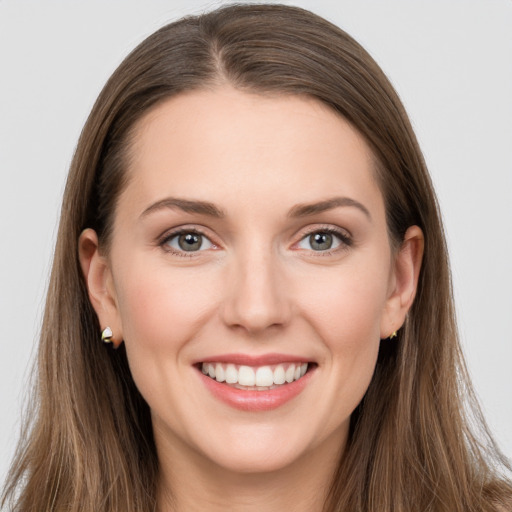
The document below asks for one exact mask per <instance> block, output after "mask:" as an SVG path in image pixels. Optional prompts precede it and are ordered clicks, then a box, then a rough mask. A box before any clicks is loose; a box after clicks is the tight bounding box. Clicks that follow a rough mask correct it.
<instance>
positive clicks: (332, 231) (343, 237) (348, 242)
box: [294, 226, 353, 257]
mask: <svg viewBox="0 0 512 512" xmlns="http://www.w3.org/2000/svg"><path fill="white" fill-rule="evenodd" d="M316 233H322V234H329V235H333V236H335V237H336V238H338V240H339V242H340V245H339V246H338V247H335V248H334V249H327V250H325V251H315V250H310V251H309V252H310V253H312V254H313V255H314V256H315V257H327V256H332V255H333V254H335V253H338V252H342V251H346V250H347V249H349V248H350V247H351V246H352V245H353V239H352V237H351V236H350V235H349V234H348V233H347V231H345V230H341V229H337V228H333V227H331V226H317V227H315V228H314V229H310V230H307V231H305V232H303V233H302V234H301V236H300V239H299V241H298V242H296V243H295V244H294V245H297V244H299V243H300V242H302V241H303V240H305V239H307V238H308V237H310V236H311V235H314V234H316Z"/></svg>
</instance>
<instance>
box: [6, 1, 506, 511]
mask: <svg viewBox="0 0 512 512" xmlns="http://www.w3.org/2000/svg"><path fill="white" fill-rule="evenodd" d="M62 211H63V213H62V218H61V224H60V228H59V235H58V241H57V248H56V254H55V261H54V267H53V271H52V278H51V283H50V288H49V295H48V299H47V307H46V311H45V317H44V325H43V334H42V338H41V348H40V360H39V361H40V362H39V364H40V380H39V383H40V384H39V389H38V393H39V395H38V396H39V404H40V405H39V410H38V412H37V416H36V418H35V419H34V423H33V427H32V430H31V432H30V434H29V436H28V437H27V439H26V440H25V442H24V444H23V448H22V450H20V452H19V454H18V456H17V459H16V461H15V465H14V466H13V471H12V473H11V479H10V483H9V487H8V488H7V494H6V499H7V498H9V496H11V495H13V494H14V493H15V491H16V488H17V487H18V486H20V487H21V490H20V497H19V499H18V501H17V502H16V503H15V504H14V503H12V505H11V506H12V507H13V509H14V510H23V511H26V510H38V511H40V510H91V511H93V510H94V511H99V510H109V511H121V510H141V511H142V510H147V511H151V510H159V511H167V510H173V511H174V510H178V511H181V510H217V509H220V508H221V507H222V508H223V509H225V508H229V509H231V510H269V511H271V510H277V509H278V508H279V509H282V508H283V507H286V506H288V507H289V506H290V504H293V507H294V509H297V510H308V511H315V510H318V511H320V510H329V511H337V510H344V511H351V510H354V511H355V510H357V511H383V510H399V511H409V510H422V511H423V510H425V511H427V510H432V511H470V510H475V511H476V510H489V511H491V510H493V511H496V510H508V509H509V508H510V504H511V495H512V487H511V484H510V481H509V480H508V479H507V477H506V476H504V475H501V473H500V468H502V469H503V471H505V470H507V468H508V466H507V461H506V460H505V459H504V457H503V456H501V455H500V454H499V452H498V451H497V449H495V448H494V445H493V443H492V441H491V440H490V438H487V439H488V442H487V444H488V446H489V448H487V447H485V446H483V444H482V442H481V441H479V439H481V438H477V437H475V434H474V433H473V432H472V430H471V428H470V419H471V420H472V422H474V420H475V418H476V420H477V422H478V425H479V428H480V430H481V431H482V432H483V433H484V435H485V436H487V434H486V429H485V424H484V423H483V420H481V419H480V416H479V413H478V408H477V407H476V405H474V404H473V406H472V407H473V409H472V411H474V412H475V414H476V416H474V417H468V414H467V412H466V409H465V408H464V402H465V400H467V399H468V398H469V401H470V402H471V403H473V402H474V400H473V398H472V395H471V391H470V387H469V383H468V379H467V376H466V373H465V370H464V365H463V361H462V358H461V355H460V352H459V346H458V342H457V335H456V330H455V323H454V314H453V305H452V300H451V289H450V276H449V269H448V264H447V256H446V247H445V242H444V238H443V232H442V226H441V222H440V219H439V214H438V210H437V204H436V200H435V195H434V192H433V190H432V186H431V183H430V179H429V176H428V173H427V171H426V168H425V165H424V162H423V159H422V156H421V152H420V150H419V148H418V145H417V142H416V139H415V137H414V134H413V132H412V129H411V127H410V123H409V121H408V119H407V116H406V114H405V112H404V110H403V107H402V105H401V104H400V102H399V100H398V98H397V96H396V94H395V92H394V91H393V89H392V87H391V86H390V84H389V82H388V81H387V79H386V78H385V76H384V75H383V73H382V71H381V70H380V69H379V68H378V66H377V65H376V64H375V63H374V61H373V60H372V59H371V58H370V57H369V56H368V54H366V53H365V52H364V50H363V49H362V48H361V47H360V46H359V45H358V44H357V43H355V42H354V41H353V40H352V39H351V38H350V37H349V36H347V35H346V34H345V33H344V32H342V31H341V30H339V29H338V28H336V27H334V26H332V25H330V24H329V23H328V22H326V21H324V20H322V19H321V18H319V17H317V16H314V15H312V14H311V13H308V12H307V11H303V10H301V9H297V8H291V7H283V6H270V5H266V6H261V5H260V6H251V5H245V6H233V7H227V8H224V9H220V10H217V11H214V12H212V13H210V14H207V15H204V16H201V17H191V18H185V19H183V20H181V21H179V22H176V23H173V24H171V25H169V26H167V27H164V28H162V29H161V30H159V31H158V32H157V33H155V34H154V35H153V36H151V37H149V38H148V39H147V40H146V41H144V42H143V43H142V44H141V45H140V46H139V47H138V48H137V49H136V50H135V51H134V52H133V53H132V54H131V55H130V56H128V57H127V59H126V60H125V61H124V62H123V63H122V64H121V66H120V67H119V68H118V70H117V71H116V72H115V73H114V75H113V76H112V77H111V79H110V80H109V82H108V83H107V85H106V87H105V89H104V90H103V91H102V93H101V94H100V97H99V98H98V101H97V102H96V105H95V107H94V108H93V111H92V113H91V115H90V117H89V119H88V121H87V123H86V126H85V127H84V130H83V133H82V136H81V138H80V141H79V144H78V147H77V150H76V154H75V157H74V160H73V163H72V166H71V170H70V175H69V179H68V184H67V187H66V192H65V197H64V206H63V210H62ZM100 338H101V339H103V341H104V342H106V344H105V346H102V344H101V342H100ZM23 479H25V480H24V481H23V483H21V482H22V480H23ZM5 503H7V502H5ZM507 507H508V508H507Z"/></svg>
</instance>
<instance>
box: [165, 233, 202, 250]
mask: <svg viewBox="0 0 512 512" xmlns="http://www.w3.org/2000/svg"><path fill="white" fill-rule="evenodd" d="M167 245H169V246H170V247H172V248H173V249H174V250H176V251H178V252H179V251H185V252H196V251H201V250H204V249H209V248H210V247H212V243H211V242H210V240H208V238H206V237H205V236H203V235H201V234H200V233H194V232H188V233H180V234H177V235H174V236H173V237H172V238H170V239H169V241H168V242H167Z"/></svg>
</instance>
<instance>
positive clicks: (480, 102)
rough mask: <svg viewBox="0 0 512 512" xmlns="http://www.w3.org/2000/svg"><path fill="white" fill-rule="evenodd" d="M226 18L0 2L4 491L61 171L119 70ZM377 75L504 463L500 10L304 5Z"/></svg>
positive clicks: (478, 0)
mask: <svg viewBox="0 0 512 512" xmlns="http://www.w3.org/2000/svg"><path fill="white" fill-rule="evenodd" d="M220 3H222V2H204V1H195V0H186V1H185V0H180V1H178V0H170V1H157V0H151V1H142V0H123V1H119V0H115V1H113V0H110V1H109V2H104V1H98V0H88V1H87V2H85V1H65V0H61V1H38V0H10V1H9V0H0V249H1V250H0V326H1V331H0V332H1V334H0V401H1V402H0V403H1V408H0V411H1V412H0V482H2V481H3V480H4V477H5V474H6V471H7V468H8V464H9V460H10V458H11V456H12V454H13V452H14V448H15V441H16V439H17V435H18V430H19V428H20V412H21V407H22V403H23V401H24V397H25V394H26V383H27V380H28V378H29V376H30V362H31V361H32V359H33V358H34V356H35V345H36V340H37V336H38V330H39V326H40V318H41V313H42V309H43V304H44V295H45V288H46V284H47V279H48V274H49V268H50V261H51V254H52V250H53V244H54V235H55V232H56V226H57V219H58V212H59V204H60V198H61V194H62V190H63V184H64V179H65V177H66V173H67V168H68V165H69V162H70V160H71V157H72V153H73V149H74V146H75V144H76V141H77V138H78V135H79V133H80V130H81V127H82V125H83V123H84V121H85V119H86V117H87V115H88V112H89V110H90V108H91V107H92V104H93V101H94V100H95V98H96V96H97V94H98V93H99V91H100V89H101V87H102V86H103V84H104V82H105V80H106V79H107V78H108V76H109V75H110V73H111V72H112V71H113V70H114V68H115V67H116V66H117V64H119V62H120V61H121V59H122V58H123V57H124V56H125V55H126V54H127V53H128V52H129V51H130V50H131V49H132V48H133V47H134V46H135V45H136V44H137V43H139V42H140V41H141V40H142V39H143V38H144V37H146V36H147V35H149V34H150V33H151V32H153V31H154V30H155V29H157V28H158V27H160V26H161V25H163V24H164V23H166V22H168V21H171V20H173V19H176V18H177V17H180V16H181V15H184V14H188V13H198V12H200V11H202V10H205V9H209V8H212V7H215V6H217V5H219V4H220ZM283 3H288V4H294V5H299V6H302V7H306V8H309V9H311V10H313V11H314V12H316V13H318V14H320V15H323V16H324V17H327V18H328V19H330V20H331V21H333V22H335V23H336V24H338V25H339V26H341V27H342V28H344V29H345V30H347V31H348V32H349V33H350V34H352V35H353V36H354V37H355V38H356V39H358V40H359V42H361V43H362V44H363V45H364V46H365V47H366V48H367V49H368V50H369V51H370V53H372V55H373V56H374V57H375V58H376V60H377V61H378V62H379V63H380V65H381V66H382V67H383V69H384V71H385V72H386V73H387V74H388V75H389V77H390V78H391V80H392V82H393V83H394V85H395V87H396V88H397V90H398V92H399V94H400V96H401V97H402V99H403V101H404V103H405V106H406V108H407V110H408V112H409V114H410V116H411V118H412V121H413V124H414V127H415V129H416V132H417V135H418V137H419V140H420V144H421V145H422V148H423V151H424V153H425V157H426V160H427V163H428V165H429V168H430V171H431V173H432V176H433V179H434V182H435V185H436V188H437V191H438V195H439V200H440V203H441V208H442V211H443V214H444V220H445V226H446V231H447V236H448V241H449V246H450V251H451V259H452V267H453V277H454V285H455V295H456V301H457V311H458V318H459V325H460V331H461V335H462V339H463V344H464V350H465V353H466V356H467V361H468V366H469V370H470V373H471V375H472V377H473V380H474V384H475V387H476V390H477V393H478V395H479V397H480V398H481V402H482V405H483V408H484V411H485V413H486V417H487V419H488V421H489V423H490V426H491V429H492V430H493V432H494V433H495V435H496V437H497V439H498V442H499V443H500V445H501V446H502V448H503V450H504V451H505V453H506V454H507V455H508V456H511V455H512V428H511V425H512V371H511V363H512V329H511V328H510V321H511V319H512V257H511V254H512V29H511V27H512V1H510V0H450V1H449V2H447V1H446V0H430V1H429V2H413V1H411V0H407V1H398V0H386V1H385V2H383V1H381V0H371V1H370V0H368V1H364V0H338V1H329V0H314V1H313V0H303V1H297V2H286V1H285V2H283Z"/></svg>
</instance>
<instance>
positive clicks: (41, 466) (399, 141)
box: [2, 4, 512, 512]
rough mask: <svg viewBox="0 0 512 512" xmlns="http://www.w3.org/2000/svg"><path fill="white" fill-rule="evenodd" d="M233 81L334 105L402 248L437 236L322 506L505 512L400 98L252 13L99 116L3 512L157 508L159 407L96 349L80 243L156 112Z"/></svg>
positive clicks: (355, 49) (332, 34)
mask: <svg viewBox="0 0 512 512" xmlns="http://www.w3.org/2000/svg"><path fill="white" fill-rule="evenodd" d="M221 83H229V84H230V85H232V86H234V87H236V88H238V89H240V90H247V91H251V92H256V93H262V94H295V95H308V96H309V97H313V98H316V99H318V100H319V101H321V102H323V103H325V104H327V105H329V106H330V107H331V108H332V109H334V110H335V111H336V112H338V113H339V114H340V116H343V117H344V118H345V119H347V120H348V121H349V122H350V123H351V124H352V125H353V126H354V127H355V128H356V129H357V130H358V131H359V132H360V133H361V134H362V135H363V136H364V137H365V139H366V140H367V142H368V144H369V145H370V146H371V148H372V150H373V154H374V157H375V161H376V164H375V168H376V169H375V171H376V176H377V179H378V181H379V184H380V187H381V190H382V193H383V196H384V200H385V204H386V213H387V223H388V231H389V236H390V239H391V240H392V242H393V243H395V244H397V245H398V244H400V241H401V240H402V237H403V234H404V233H405V231H406V229H407V228H408V227H409V226H411V225H418V226H420V227H421V229H422V230H423V233H424V236H425V254H424V260H423V266H422V270H421V274H420V280H419V285H418V291H417V296H416V300H415V302H414V304H413V306H412V309H411V311H410V312H409V314H408V317H407V320H406V323H405V325H404V327H403V329H401V330H400V333H399V336H398V339H397V340H393V341H389V340H383V341H382V343H381V349H380V353H379V358H378V362H377V366H376V369H375V374H374V376H373V380H372V382H371V384H370V386H369V389H368V391H367V393H366V395H365V397H364V399H363V401H362V402H361V404H360V405H359V406H358V407H357V409H356V410H355V411H354V413H353V415H352V417H351V428H350V436H349V441H348V445H347V447H346V449H345V451H344V455H343V458H342V460H340V463H339V467H338V469H337V472H336V474H335V475H333V481H332V487H331V489H330V493H329V496H328V499H327V502H326V505H325V510H327V511H331V512H334V511H342V510H343V511H344V512H355V511H358V512H386V511H396V512H410V511H411V510H419V511H422V512H427V511H432V512H434V511H435V512H441V511H445V512H463V511H464V512H469V511H491V510H494V511H496V510H501V509H500V506H503V507H508V506H510V503H511V495H512V485H511V483H510V480H509V479H508V478H509V477H506V476H505V472H507V471H508V470H509V469H510V467H509V466H508V462H507V461H506V459H505V457H504V456H503V455H502V454H500V452H499V451H498V449H497V448H496V446H495V444H494V442H493V441H492V438H491V436H490V435H489V432H488V429H487V427H486V425H485V422H484V421H483V419H482V417H481V414H480V412H479V408H478V405H477V404H476V401H475V399H474V395H473V393H472V391H471V386H470V383H469V380H468V375H467V372H466V369H465V366H464V362H463V359H462V355H461V352H460V348H459V343H458V339H457V331H456V325H455V316H454V307H453V302H452V292H451V282H450V272H449V266H448V259H447V251H446V244H445V239H444V235H443V228H442V224H441V220H440V215H439V211H438V206H437V202H436V198H435V194H434V191H433V188H432V184H431V181H430V178H429V175H428V172H427V169H426V166H425V163H424V160H423V158H422V155H421V151H420V149H419V147H418V144H417V141H416V138H415V135H414V133H413V130H412V128H411V124H410V122H409V119H408V117H407V115H406V113H405V111H404V108H403V106H402V104H401V102H400V100H399V99H398V97H397V95H396V93H395V91H394V90H393V88H392V86H391V85H390V83H389V81H388V80H387V78H386V77H385V75H384V74H383V72H382V71H381V69H380V68H379V67H378V65H377V64H376V63H375V62H374V60H373V59H372V58H371V57H370V56H369V55H368V53H366V52H365V50H364V49H363V48H362V47H361V46H360V45H359V44H358V43H356V42H355V41H354V40H353V39H352V38H351V37H350V36H348V35H347V34H346V33H345V32H343V31H342V30H340V29H339V28H337V27H336V26H334V25H332V24H330V23H329V22H327V21H325V20H324V19H322V18H320V17H318V16H316V15H314V14H312V13H310V12H308V11H305V10H302V9H299V8H294V7H286V6H280V5H247V4H246V5H232V6H228V7H224V8H221V9H218V10H216V11H213V12H210V13H208V14H205V15H201V16H194V17H187V18H184V19H182V20H180V21H177V22H175V23H171V24H170V25H167V26H165V27H163V28H161V29H160V30H158V31H157V32H156V33H155V34H153V35H152V36H150V37H149V38H148V39H146V40H145V41H144V42H143V43H142V44H140V45H139V46H138V47H137V48H136V49H135V50H134V51H133V52H132V53H131V54H130V55H129V56H128V57H127V58H126V59H125V60H124V62H123V63H122V64H121V65H120V66H119V68H118V69H117V70H116V71H115V72H114V74H113V75H112V77H111V78H110V80H109V81H108V83H107V84H106V86H105V88H104V89H103V91H102V92H101V94H100V96H99V98H98V100H97V101H96V104H95V105H94V108H93V110H92V112H91V114H90V116H89V119H88V120H87V123H86V125H85V127H84V129H83V132H82V134H81V137H80V140H79V142H78V146H77V149H76V153H75V156H74V159H73V162H72V164H71V169H70V172H69V178H68V181H67V186H66V190H65V194H64V199H63V205H62V213H61V221H60V228H59V232H58V239H57V246H56V251H55V257H54V262H53V269H52V273H51V279H50V284H49V290H48V296H47V302H46V309H45V314H44V319H43V326H42V333H41V342H40V348H39V355H38V381H37V386H36V390H35V394H34V404H35V405H34V410H33V412H32V415H31V419H30V421H29V422H28V423H27V427H26V432H25V434H24V435H23V437H22V441H21V443H20V448H19V450H18V453H17V456H16V459H15V461H14V463H13V466H12V469H11V473H10V477H9V480H8V482H7V484H6V487H5V492H4V496H3V501H2V503H3V504H4V505H6V504H8V503H9V504H10V506H11V507H12V510H14V511H23V512H32V511H33V512H41V511H64V510H65V511H81V512H84V511H85V512H100V511H111V512H114V511H116V512H119V511H140V512H143V511H144V512H150V511H152V510H154V508H155V505H156V501H155V500H156V498H155V495H156V492H155V491H156V482H157V477H158V461H157V455H156V450H155V445H154V441H153V434H152V427H151V420H150V415H149V409H148V406H147V404H146V403H145V401H144V400H143V399H142V397H141V395H140V394H139V392H138V390H137V389H136V387H135V385H134V382H133V380H132V377H131V375H130V371H129V368H128V363H127V358H126V353H125V351H124V349H123V348H122V347H121V348H120V349H119V350H117V351H112V350H109V349H108V348H106V347H104V346H102V345H101V343H100V341H99V332H100V329H99V325H98V320H97V317H96V315H95V313H94V311H93V309H92V307H91V304H90V303H89V300H88V296H87V291H86V287H85V284H84V280H83V278H82V274H81V270H80V266H79V262H78V254H77V251H78V249H77V247H78V238H79V236H80V233H81V231H82V230H83V229H84V228H86V227H91V228H94V229H95V230H96V231H97V232H98V234H99V237H100V244H101V245H102V247H104V248H106V249H108V242H109V237H110V231H111V227H112V220H113V214H114V211H115V207H116V199H117V198H118V196H119V193H120V191H121V190H122V189H123V187H124V186H125V169H126V166H127V162H126V159H127V153H128V151H127V149H128V148H129V146H130V142H131V134H132V133H133V130H134V127H135V125H136V123H137V121H138V120H139V119H140V118H141V117H142V116H143V115H144V114H145V113H147V112H148V109H150V108H152V107H154V106H155V105H157V104H158V103H159V102H161V101H162V100H164V99H167V98H169V97H170V96H172V95H176V94H179V93H180V92H183V91H190V90H194V89H201V88H206V87H209V86H212V85H216V84H221ZM475 432H476V434H475Z"/></svg>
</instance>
